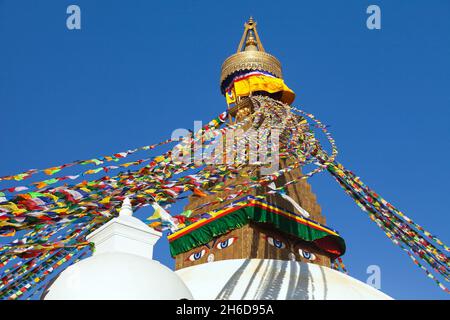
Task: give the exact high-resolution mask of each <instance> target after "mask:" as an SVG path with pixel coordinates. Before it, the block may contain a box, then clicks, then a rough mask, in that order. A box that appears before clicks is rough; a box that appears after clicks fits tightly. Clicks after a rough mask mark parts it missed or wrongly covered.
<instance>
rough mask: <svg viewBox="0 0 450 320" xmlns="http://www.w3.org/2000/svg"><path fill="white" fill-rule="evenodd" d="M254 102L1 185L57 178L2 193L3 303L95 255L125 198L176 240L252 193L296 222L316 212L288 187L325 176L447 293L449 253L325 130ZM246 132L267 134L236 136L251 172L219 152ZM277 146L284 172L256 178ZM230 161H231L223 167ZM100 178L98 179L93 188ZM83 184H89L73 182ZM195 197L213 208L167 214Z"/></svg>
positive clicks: (285, 108)
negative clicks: (243, 113) (246, 110)
mask: <svg viewBox="0 0 450 320" xmlns="http://www.w3.org/2000/svg"><path fill="white" fill-rule="evenodd" d="M250 99H251V100H252V103H253V105H254V106H255V110H254V112H253V113H252V114H251V115H250V116H248V117H246V118H245V119H243V120H241V121H239V122H237V123H227V122H226V119H227V117H228V113H227V112H224V113H221V114H220V115H219V116H217V117H216V118H214V119H213V120H211V121H210V122H209V123H208V124H207V125H205V126H204V127H203V128H201V129H200V130H198V131H197V132H192V134H190V135H189V136H186V137H182V138H176V139H168V140H165V141H162V142H160V143H156V144H152V145H148V146H144V147H140V148H136V149H131V150H127V151H124V152H119V153H115V154H113V155H110V156H101V157H96V158H92V159H88V160H79V161H73V162H70V163H67V164H63V165H59V166H53V167H50V168H46V169H42V170H38V169H30V170H26V171H24V172H22V173H19V174H14V175H9V176H3V177H0V182H1V181H11V182H17V181H23V180H27V179H30V178H31V177H38V176H39V175H45V176H50V179H45V178H43V179H41V181H38V182H33V183H28V184H24V185H22V186H7V187H5V188H4V189H1V190H0V237H3V238H11V239H13V240H12V241H11V242H10V243H5V244H4V245H2V246H1V247H0V268H1V271H2V276H1V279H0V280H1V281H0V298H1V299H19V298H24V297H28V296H29V295H31V294H32V292H34V291H35V290H41V289H42V287H43V286H44V284H45V283H46V281H48V279H49V277H51V276H52V274H54V273H55V272H58V271H59V270H61V268H63V266H65V265H67V264H68V263H73V261H75V260H76V259H80V258H81V257H82V256H84V255H87V254H88V253H89V252H91V251H92V250H93V248H92V246H91V244H90V243H88V242H86V239H85V236H86V235H87V234H88V233H90V232H92V231H93V230H95V229H96V228H98V227H100V226H101V225H102V224H104V223H105V222H107V221H108V220H109V219H112V218H113V217H114V216H116V215H117V214H118V211H119V209H120V206H121V203H122V201H123V200H124V199H125V197H129V198H130V199H131V202H132V205H133V207H134V209H135V210H137V209H139V208H143V207H146V206H152V207H153V209H154V213H153V214H152V215H151V216H150V217H148V218H146V219H147V221H148V223H149V225H150V226H152V227H154V228H155V229H158V230H161V231H165V230H168V231H170V232H175V231H177V230H181V229H183V228H185V227H187V226H189V225H190V224H192V223H195V222H196V221H198V220H199V219H208V218H209V217H211V214H209V212H212V210H213V209H212V208H213V207H214V206H217V205H220V204H222V205H225V206H227V207H231V206H234V205H239V203H237V204H236V203H233V200H235V199H237V198H238V197H240V196H242V195H246V194H250V193H252V192H253V191H254V190H259V191H260V192H259V193H258V194H259V195H258V197H260V198H265V197H268V196H270V195H271V194H277V195H279V196H281V197H283V198H284V199H286V201H289V202H290V203H291V204H292V205H293V207H294V208H296V210H297V211H298V212H297V213H298V214H300V215H302V216H303V217H305V218H308V217H309V212H307V211H306V210H305V209H303V208H302V207H301V206H300V205H299V204H298V203H296V202H295V200H294V199H292V198H291V197H290V196H289V194H288V192H287V187H288V186H290V185H293V184H295V183H297V182H299V181H300V180H304V179H308V178H310V177H311V176H313V175H315V174H317V173H319V172H322V171H326V172H329V173H330V174H331V175H332V176H333V177H334V178H335V179H336V180H337V182H338V183H339V185H340V186H341V187H342V188H343V189H344V191H345V192H346V193H347V194H348V195H349V196H350V197H351V198H352V199H353V200H354V201H355V202H356V203H357V205H358V206H359V207H360V208H361V209H362V210H363V211H365V212H367V213H368V215H369V217H370V219H371V220H373V221H374V222H375V223H376V224H377V225H378V226H379V227H380V228H381V229H382V230H383V231H384V232H385V234H386V235H387V236H388V237H389V238H390V239H391V240H392V241H393V242H394V243H395V244H396V245H398V246H399V247H400V248H401V249H402V250H403V251H405V252H406V253H407V254H408V256H409V257H410V258H411V259H412V260H413V262H414V263H415V264H416V265H417V266H419V268H421V269H422V270H424V272H426V274H427V276H428V277H429V278H431V279H432V280H434V281H435V282H436V283H437V284H438V285H439V286H440V287H441V288H442V289H443V290H445V291H446V292H448V290H447V288H446V287H445V286H444V285H443V284H442V282H441V281H439V278H443V279H445V280H446V281H448V274H449V269H448V268H449V259H448V256H447V252H448V251H449V248H448V247H447V246H446V245H445V244H444V243H443V242H442V241H441V240H440V239H439V238H438V237H437V236H435V235H433V234H431V233H430V232H428V231H427V230H425V229H424V228H423V227H422V226H420V225H418V224H417V223H415V222H414V221H412V220H411V219H410V218H409V217H407V216H406V215H405V214H403V213H402V212H401V211H399V210H398V209H397V208H395V207H394V206H393V205H391V204H390V203H388V202H387V201H385V200H384V199H383V198H381V197H380V196H379V195H378V194H376V193H375V192H374V191H373V190H371V189H369V188H368V187H367V186H366V185H365V184H364V183H362V181H361V180H360V179H359V178H358V177H356V176H355V175H354V174H353V173H352V172H350V171H349V170H346V169H345V168H344V167H343V166H342V165H341V164H339V163H337V162H336V158H337V155H338V149H337V147H336V143H335V140H334V139H333V137H332V136H331V134H330V132H329V131H328V126H327V125H324V124H323V123H321V122H320V121H319V120H318V119H317V118H316V117H315V116H314V115H312V114H310V113H306V112H304V111H303V110H300V109H297V108H295V107H293V106H289V105H287V104H284V103H282V102H280V101H276V100H273V99H271V98H269V97H262V96H254V97H251V98H250ZM249 127H250V128H254V129H258V130H259V132H260V136H259V137H256V136H255V135H252V134H250V132H249V131H248V130H244V133H243V135H242V136H241V137H239V139H240V142H241V143H243V144H244V145H254V146H255V148H256V150H258V151H259V155H258V161H255V162H253V163H252V164H251V166H248V161H249V160H250V158H251V156H252V155H251V154H250V152H249V151H248V150H247V148H238V147H234V146H233V148H231V150H227V151H225V150H224V149H223V145H221V143H220V142H221V141H223V140H226V137H227V135H228V134H229V133H232V132H234V131H236V130H243V129H244V128H249ZM273 129H277V130H278V132H279V137H278V142H274V141H272V140H271V138H272V137H273V131H272V130H273ZM317 130H320V132H321V134H323V135H324V137H325V141H326V142H327V143H328V145H329V147H328V151H327V150H325V148H324V147H323V146H322V145H321V143H320V141H319V137H317ZM170 143H174V144H175V146H174V147H173V148H172V149H170V150H169V151H166V152H164V153H161V154H157V155H154V156H148V155H146V157H144V158H142V159H139V160H134V161H129V162H125V163H122V162H123V161H124V159H125V158H127V157H128V156H130V155H133V154H135V153H137V152H138V151H148V152H150V151H152V152H156V151H157V149H158V147H161V146H163V145H168V144H170ZM275 147H278V156H279V159H278V158H277V159H276V161H279V160H283V161H285V165H284V166H283V167H282V168H279V169H277V170H273V171H272V172H270V173H269V174H267V175H259V174H258V171H259V170H260V169H263V168H268V167H269V166H270V163H268V162H267V161H262V160H261V159H266V160H267V159H269V158H270V157H271V156H273V154H272V153H273V150H272V149H274V148H275ZM226 152H228V153H227V154H226V159H225V160H228V161H222V160H224V159H223V155H224V153H226ZM197 153H200V154H201V155H202V157H200V161H198V159H196V154H197ZM183 160H189V161H183ZM230 160H231V161H230ZM109 162H114V164H113V165H110V164H108V163H109ZM85 165H92V166H94V167H93V168H89V169H88V170H84V169H83V170H79V171H78V173H76V174H71V175H62V176H61V175H59V174H61V173H62V172H63V170H64V169H66V168H71V167H77V166H85ZM307 166H312V167H313V169H312V170H310V171H309V172H304V173H303V175H302V176H300V177H298V178H296V179H291V180H288V181H284V182H281V181H282V180H283V179H280V177H286V174H288V173H290V172H291V171H292V170H294V169H297V168H302V169H304V168H306V167H307ZM116 171H118V172H117V173H116V174H114V175H112V173H113V172H116ZM110 174H111V176H110ZM94 176H95V177H96V178H95V179H91V180H89V177H94ZM238 176H241V177H245V178H246V179H245V180H244V181H243V182H242V183H239V184H232V183H231V184H230V183H229V182H230V181H232V180H233V179H235V178H237V177H238ZM79 178H83V179H86V180H83V181H81V182H78V183H75V181H76V180H77V179H79ZM61 183H64V184H62V185H61ZM70 183H75V184H70ZM189 195H193V196H196V197H208V199H211V200H209V201H204V202H202V204H201V205H199V206H198V207H196V208H190V209H189V210H186V211H184V212H182V213H180V214H178V215H173V214H170V213H169V212H168V209H167V208H168V206H170V205H172V204H174V203H176V202H178V201H180V200H182V199H186V198H187V197H188V196H189ZM334 265H335V267H336V268H338V269H339V270H341V271H343V272H346V269H345V266H344V265H343V262H342V260H338V259H336V260H335V261H334Z"/></svg>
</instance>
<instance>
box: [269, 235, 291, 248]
mask: <svg viewBox="0 0 450 320" xmlns="http://www.w3.org/2000/svg"><path fill="white" fill-rule="evenodd" d="M267 242H268V243H269V244H270V245H271V246H274V247H275V248H278V249H284V248H286V244H285V243H284V242H283V241H281V240H278V239H275V238H272V237H267Z"/></svg>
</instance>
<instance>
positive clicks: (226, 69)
mask: <svg viewBox="0 0 450 320" xmlns="http://www.w3.org/2000/svg"><path fill="white" fill-rule="evenodd" d="M241 70H249V71H251V70H260V71H266V72H269V73H271V74H273V75H274V76H276V77H278V78H283V76H282V72H281V63H280V61H278V59H277V58H275V57H274V56H272V55H270V54H268V53H267V52H266V51H265V50H264V47H263V45H262V42H261V39H260V38H259V34H258V30H257V29H256V21H255V20H253V18H252V17H250V19H249V20H248V21H247V22H246V23H245V24H244V33H243V34H242V37H241V41H240V42H239V46H238V48H237V51H236V53H235V54H233V55H232V56H230V57H228V58H227V59H226V60H225V62H224V63H223V64H222V74H221V77H220V84H221V86H222V84H223V82H224V80H226V79H227V77H229V76H230V75H232V74H234V73H235V72H237V71H241Z"/></svg>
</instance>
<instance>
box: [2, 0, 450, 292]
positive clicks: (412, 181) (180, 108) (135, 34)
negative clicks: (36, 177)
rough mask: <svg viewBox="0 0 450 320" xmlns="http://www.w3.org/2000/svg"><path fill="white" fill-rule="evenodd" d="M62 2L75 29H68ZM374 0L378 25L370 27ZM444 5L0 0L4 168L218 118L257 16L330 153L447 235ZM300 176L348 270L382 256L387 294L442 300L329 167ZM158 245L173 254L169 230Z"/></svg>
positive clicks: (104, 149) (114, 146) (358, 273)
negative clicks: (324, 132)
mask: <svg viewBox="0 0 450 320" xmlns="http://www.w3.org/2000/svg"><path fill="white" fill-rule="evenodd" d="M70 4H77V5H79V6H80V7H81V12H82V22H81V23H82V29H81V30H75V31H70V30H68V29H67V28H66V17H67V14H66V8H67V6H68V5H70ZM370 4H377V5H379V6H380V8H381V12H382V28H381V30H368V29H367V28H366V18H367V14H366V8H367V6H368V5H370ZM449 14H450V2H448V1H446V0H442V1H437V0H432V1H423V0H422V1H400V0H396V1H370V2H369V1H356V0H351V1H343V0H342V1H314V2H312V1H277V2H274V1H258V2H255V1H227V2H226V4H225V3H219V2H212V1H179V2H177V1H166V2H158V3H156V2H150V1H143V0H142V1H137V0H136V1H86V0H73V1H63V0H47V1H19V0H14V1H13V0H0V39H1V44H0V111H1V113H0V114H1V125H0V152H1V157H0V176H1V175H7V174H14V173H17V172H21V171H22V170H26V169H29V168H45V167H48V166H52V165H59V164H62V163H66V162H70V161H72V160H77V159H87V158H92V157H95V156H100V155H107V154H111V153H114V152H117V151H123V150H127V149H130V148H133V147H138V146H144V145H148V144H152V143H155V142H158V141H161V140H165V139H167V138H168V137H170V134H171V132H172V130H173V129H175V128H192V126H193V121H194V120H204V121H205V122H206V121H208V120H209V119H211V118H213V117H215V116H216V115H217V114H219V113H220V112H222V111H223V110H224V109H225V108H226V104H225V100H224V98H223V97H222V96H221V95H220V91H219V76H220V66H221V63H222V62H223V60H224V59H225V58H226V57H227V56H229V55H230V54H232V53H234V51H235V50H236V48H237V45H238V42H239V40H240V36H241V34H242V30H243V23H244V21H245V20H247V19H248V17H249V16H250V15H253V16H254V17H255V19H256V20H257V21H258V30H259V33H260V36H261V40H262V42H263V44H264V47H265V49H266V50H267V51H268V52H270V53H272V54H274V55H275V56H276V57H278V58H279V59H280V60H281V62H282V64H283V70H284V78H285V81H286V83H287V84H288V85H289V86H290V87H291V88H292V89H293V90H294V91H295V92H296V94H297V99H296V101H295V102H294V105H295V106H297V107H300V108H302V109H304V110H306V111H308V112H311V113H314V114H315V115H316V116H317V117H318V118H319V119H321V120H322V121H323V122H324V123H326V124H328V125H330V131H331V133H332V134H333V136H334V138H335V139H336V141H337V145H338V147H339V149H340V155H339V158H338V160H339V161H340V162H341V163H343V164H344V166H346V167H347V168H349V169H350V170H353V171H354V172H355V173H356V174H358V175H359V176H361V177H362V180H363V181H364V182H365V183H366V184H368V185H369V186H371V187H372V188H373V189H374V190H376V191H377V192H378V193H380V194H381V195H382V196H383V197H384V198H385V199H387V200H388V201H391V202H392V203H393V204H394V205H396V206H397V207H398V208H400V209H401V210H403V211H404V212H405V213H406V214H407V215H408V216H410V217H411V218H413V219H414V220H415V221H416V222H417V223H419V224H422V225H424V226H425V227H426V228H427V229H428V230H430V231H432V232H433V233H435V234H437V235H439V236H440V237H441V238H442V239H443V240H444V242H446V243H447V244H448V243H450V241H449V240H450V237H449V224H450V218H449V214H448V204H447V200H448V181H449V179H450V174H449V171H448V158H449V156H450V151H449V150H450V148H449V137H450V126H449V124H448V122H449V120H450V117H449V115H450V94H449V91H450V90H449V89H450V59H449V56H450V33H449V30H450V19H449ZM310 182H311V184H312V187H313V190H314V192H315V193H316V194H317V196H318V200H319V202H320V204H321V206H322V209H323V214H324V215H325V216H326V217H327V221H328V224H329V225H330V226H331V227H333V228H336V229H337V230H339V231H340V233H341V235H342V236H343V237H344V238H345V239H346V242H347V246H348V249H347V253H346V255H345V256H344V257H343V258H344V262H345V264H346V266H347V268H348V269H349V271H350V275H352V276H353V277H356V278H358V279H360V280H362V281H365V279H366V278H367V277H368V275H367V274H366V268H367V267H368V266H369V265H378V266H380V268H381V276H382V278H381V286H382V290H383V291H384V292H386V293H387V294H389V295H391V296H393V297H394V298H398V299H417V298H423V299H448V298H449V297H448V295H447V294H445V293H444V292H442V291H441V290H440V289H439V288H438V287H437V286H436V285H435V284H434V283H433V282H432V281H430V280H429V279H427V278H426V276H425V275H424V274H423V272H422V271H421V270H420V269H419V268H417V267H416V266H414V264H413V263H412V262H411V261H410V259H409V258H408V257H407V255H406V254H404V253H403V252H402V251H401V250H400V249H399V248H397V247H396V246H395V245H393V244H392V243H391V242H390V240H388V239H387V238H386V237H385V236H384V234H383V233H382V232H381V231H380V230H379V229H378V227H377V226H376V225H375V224H374V223H372V222H371V221H370V220H369V219H368V218H367V216H365V214H364V213H363V212H362V211H360V209H359V208H358V207H357V206H356V205H355V204H354V203H353V201H352V200H351V199H350V198H348V197H347V195H345V194H344V192H343V191H342V190H341V189H340V187H339V186H338V185H337V183H336V182H335V181H334V180H333V179H332V178H331V177H330V176H329V175H327V174H326V173H324V174H322V175H319V176H315V177H313V178H312V179H311V181H310ZM178 208H179V209H180V206H178ZM176 209H177V207H175V208H173V210H176ZM155 255H156V258H157V259H159V260H161V261H162V262H163V263H164V264H166V265H169V266H173V260H172V259H171V258H170V256H169V253H168V245H167V241H166V240H165V239H161V240H160V242H159V244H158V247H157V250H156V253H155Z"/></svg>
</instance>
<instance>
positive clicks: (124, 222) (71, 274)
mask: <svg viewBox="0 0 450 320" xmlns="http://www.w3.org/2000/svg"><path fill="white" fill-rule="evenodd" d="M132 213H133V211H132V208H131V204H130V200H129V199H128V198H126V199H125V201H124V203H123V206H122V209H121V211H120V214H119V216H118V217H117V218H114V219H112V220H111V221H109V222H108V223H106V224H105V225H103V226H102V227H100V228H99V229H97V230H96V231H94V232H93V233H91V234H90V235H88V236H87V240H88V241H92V242H94V244H95V252H94V254H93V255H92V257H89V258H87V259H84V260H82V261H80V262H78V263H76V264H74V265H72V266H70V267H68V268H67V269H66V270H64V271H63V272H62V273H61V274H60V275H59V276H58V277H57V279H56V280H55V281H54V282H53V283H52V284H51V286H50V287H49V288H48V289H47V290H46V292H45V293H44V296H43V298H44V299H45V300H91V299H102V300H129V299H136V300H137V299H139V300H151V299H192V298H193V297H192V294H191V293H190V291H189V289H188V288H187V287H186V285H185V284H184V282H183V281H182V280H181V279H180V277H179V276H178V275H177V274H176V273H175V272H173V271H172V270H170V269H169V268H167V267H166V266H164V265H162V264H161V263H159V262H158V261H155V260H153V259H152V255H153V246H154V245H155V243H156V241H158V239H159V238H160V237H161V233H160V232H157V231H155V230H154V229H152V228H150V227H149V226H147V225H146V224H145V223H144V222H142V221H140V220H139V219H137V218H135V217H133V216H132Z"/></svg>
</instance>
